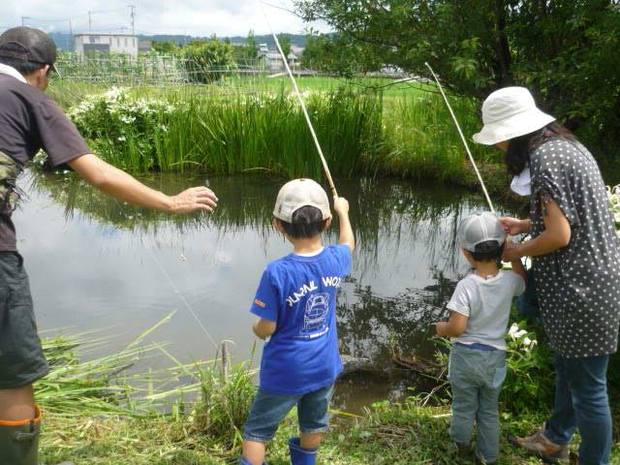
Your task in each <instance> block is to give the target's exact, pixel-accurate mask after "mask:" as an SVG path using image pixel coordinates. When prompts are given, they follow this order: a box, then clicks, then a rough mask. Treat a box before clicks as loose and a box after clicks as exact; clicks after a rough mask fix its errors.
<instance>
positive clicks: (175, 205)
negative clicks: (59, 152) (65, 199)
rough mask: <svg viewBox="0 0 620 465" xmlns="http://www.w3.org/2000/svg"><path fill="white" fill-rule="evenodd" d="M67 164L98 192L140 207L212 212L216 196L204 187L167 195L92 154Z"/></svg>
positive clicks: (171, 211)
mask: <svg viewBox="0 0 620 465" xmlns="http://www.w3.org/2000/svg"><path fill="white" fill-rule="evenodd" d="M69 166H70V167H71V168H72V169H73V170H74V171H75V172H77V173H78V174H79V175H80V176H81V177H82V178H84V179H85V180H86V181H87V182H88V183H89V184H92V185H93V186H95V187H96V188H97V189H99V190H100V191H102V192H104V193H106V194H108V195H109V196H111V197H114V198H117V199H119V200H123V201H125V202H128V203H131V204H134V205H138V206H140V207H146V208H152V209H155V210H160V211H163V212H167V213H192V212H196V211H207V212H212V211H213V209H214V208H215V207H217V201H218V199H217V196H216V195H215V194H214V193H213V191H212V190H211V189H208V188H206V187H204V186H201V187H192V188H189V189H186V190H184V191H183V192H181V193H179V194H177V195H172V196H170V195H166V194H164V193H163V192H159V191H156V190H155V189H151V188H150V187H147V186H145V185H144V184H142V183H141V182H140V181H138V180H137V179H135V178H134V177H133V176H131V175H129V174H127V173H125V172H124V171H122V170H120V169H118V168H115V167H114V166H112V165H110V164H109V163H106V162H105V161H103V160H102V159H100V158H99V157H97V156H96V155H93V154H87V155H82V156H80V157H78V158H76V159H74V160H71V161H70V162H69Z"/></svg>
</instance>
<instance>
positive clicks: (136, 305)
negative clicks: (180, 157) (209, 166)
mask: <svg viewBox="0 0 620 465" xmlns="http://www.w3.org/2000/svg"><path fill="white" fill-rule="evenodd" d="M141 180H143V181H144V182H146V183H147V184H149V185H151V186H152V187H154V188H156V189H158V190H162V191H164V192H176V191H179V190H181V189H183V188H186V187H188V186H191V185H196V184H201V183H203V182H204V181H205V179H204V178H191V177H188V176H182V175H153V176H150V177H147V178H143V179H141ZM208 182H209V186H210V187H211V188H212V189H213V190H215V191H216V192H217V194H218V197H219V198H220V206H219V207H218V209H217V211H216V213H214V214H213V215H212V216H201V215H198V216H194V217H184V216H177V217H170V216H165V215H161V214H158V213H154V212H150V211H146V210H142V209H139V208H134V207H131V206H128V205H125V204H123V203H122V202H118V201H115V200H112V199H109V198H107V197H105V196H102V195H101V194H99V193H97V192H96V191H95V190H94V189H92V188H90V187H88V186H87V185H86V184H85V183H83V182H81V181H79V180H76V178H75V177H74V176H72V175H52V174H46V175H39V174H33V173H30V175H29V176H28V177H27V178H25V179H24V180H22V184H23V187H24V189H25V190H26V191H27V192H29V193H30V197H31V198H30V200H29V201H27V202H25V203H24V204H23V205H22V207H21V208H20V210H19V211H18V212H17V213H16V215H15V221H16V224H17V229H18V237H19V238H20V242H19V248H20V250H21V252H22V254H23V255H24V256H25V258H26V264H27V266H28V269H29V271H30V275H31V283H32V289H33V295H34V299H35V305H36V311H37V315H38V319H39V323H40V326H41V327H42V328H60V327H70V328H71V329H70V331H71V332H75V331H79V330H83V329H84V330H85V329H88V330H90V329H93V328H113V331H114V332H115V334H117V338H116V339H117V343H118V345H121V344H123V343H125V342H127V341H129V340H131V338H132V337H135V336H136V335H137V334H140V333H141V331H142V330H143V329H144V328H145V327H148V326H149V325H151V324H153V323H155V322H156V321H158V320H159V319H160V318H161V317H163V316H164V315H166V314H168V313H169V312H170V311H171V310H174V309H179V312H177V314H176V316H175V318H174V319H173V320H172V321H171V323H170V324H168V325H167V326H165V327H162V328H161V329H160V330H159V331H158V332H157V333H156V334H155V335H154V336H153V338H154V339H156V340H158V341H161V340H165V341H169V342H170V343H171V352H172V353H173V354H174V355H175V356H177V357H179V358H180V359H182V360H184V361H189V360H192V359H198V358H207V357H209V356H211V355H213V352H214V348H213V347H212V345H211V343H210V342H209V340H208V339H209V338H208V337H206V336H205V333H204V332H203V331H201V330H200V328H199V325H198V324H197V322H196V321H195V320H194V319H193V317H192V316H191V315H190V314H189V312H188V311H187V309H186V308H185V304H184V303H183V299H185V300H186V301H187V303H188V305H189V306H190V307H191V308H192V309H193V310H194V311H195V312H196V314H197V316H198V318H199V319H200V321H201V322H202V323H203V324H204V325H205V327H206V328H207V330H208V332H209V335H210V336H211V337H212V338H213V339H214V340H216V341H217V340H222V339H231V340H233V341H235V342H236V344H237V346H236V348H235V354H236V355H237V357H238V358H246V357H247V356H248V355H249V354H250V351H251V347H252V344H253V342H254V339H253V337H250V336H251V331H250V324H251V322H252V317H251V316H250V315H249V314H248V312H247V308H248V306H249V303H250V302H251V299H252V297H253V293H254V291H255V289H256V285H257V283H258V278H259V276H260V273H261V272H262V270H263V268H264V266H265V264H266V263H267V262H268V261H269V260H273V259H275V258H277V257H279V256H282V255H284V254H286V253H289V252H290V246H289V245H288V244H286V243H285V242H284V240H283V238H282V237H281V236H280V235H279V234H277V233H276V232H275V231H274V230H273V229H272V227H271V212H272V209H273V203H274V201H275V196H276V193H277V191H278V188H279V187H280V185H281V184H282V183H283V180H282V179H270V178H266V177H257V176H248V177H225V178H213V179H210V180H209V181H208ZM338 189H339V192H340V193H341V195H343V196H345V197H347V198H348V199H349V202H350V205H351V221H352V224H353V227H354V229H355V233H356V237H357V240H358V244H359V247H358V249H357V250H356V252H355V254H354V267H353V273H352V275H351V277H350V278H349V279H348V280H347V282H346V283H344V284H343V292H342V293H341V295H340V298H339V302H338V318H339V332H340V340H341V348H342V351H343V353H346V354H349V355H353V356H365V357H372V358H373V359H375V360H378V361H385V360H386V358H387V357H389V353H390V347H391V345H393V344H398V345H399V346H400V347H401V348H402V349H403V350H404V351H414V350H415V351H419V352H422V353H424V352H425V351H428V350H429V348H428V344H427V341H428V337H429V332H428V329H427V328H428V324H429V323H430V322H431V321H433V320H435V319H436V318H437V317H438V315H439V314H440V313H441V312H442V307H443V305H444V302H445V300H446V298H447V297H449V295H450V292H451V286H452V285H453V283H454V282H455V280H456V279H458V276H459V271H460V272H461V273H462V272H464V271H465V269H466V268H465V264H464V262H463V261H462V260H461V258H460V253H459V252H458V251H457V250H456V248H455V246H454V244H455V235H456V227H457V225H458V222H459V220H460V218H461V217H462V216H463V215H465V214H467V213H469V212H471V211H474V210H481V209H484V204H483V203H482V202H481V199H480V197H478V196H475V195H471V194H468V193H466V192H462V191H456V190H454V189H453V190H447V189H444V188H433V187H420V186H413V185H411V184H410V183H407V182H399V181H394V180H370V179H359V180H349V181H340V182H338ZM336 230H337V228H336V227H334V228H333V230H332V231H331V232H330V233H329V234H328V236H329V237H328V241H332V242H333V241H335V240H336V233H335V231H336ZM154 258H155V260H154ZM160 266H161V267H163V270H164V271H165V272H164V273H162V269H161V268H160ZM166 275H167V276H166ZM168 277H169V278H170V279H168ZM110 348H113V347H108V348H107V349H110ZM150 363H153V364H154V365H157V364H159V363H161V364H165V361H163V360H162V361H159V360H153V361H151V362H150Z"/></svg>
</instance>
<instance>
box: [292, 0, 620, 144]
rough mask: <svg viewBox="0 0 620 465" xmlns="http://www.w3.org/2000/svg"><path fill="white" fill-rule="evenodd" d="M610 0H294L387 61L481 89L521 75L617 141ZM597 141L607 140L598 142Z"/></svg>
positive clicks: (581, 124)
mask: <svg viewBox="0 0 620 465" xmlns="http://www.w3.org/2000/svg"><path fill="white" fill-rule="evenodd" d="M619 4H620V2H619V1H618V0H553V1H551V0H530V1H524V0H459V1H454V0H434V1H430V0H382V1H369V0H358V1H354V2H351V1H349V0H297V1H296V6H297V8H298V10H299V12H300V15H301V16H302V17H303V18H304V19H306V20H324V21H326V22H327V23H328V24H329V25H331V26H332V27H333V28H334V29H335V30H336V31H338V33H339V34H340V35H342V36H343V37H345V38H346V39H348V40H350V41H351V43H352V44H355V45H357V46H359V47H361V48H363V49H365V50H368V51H370V53H372V54H375V55H376V56H378V57H380V59H381V61H382V62H383V63H384V64H386V65H393V66H397V67H400V68H402V69H404V70H406V71H409V72H411V73H413V74H418V75H425V76H428V75H429V73H428V70H427V69H426V67H425V65H424V63H425V62H427V61H428V62H429V63H430V64H431V65H432V66H433V68H434V69H435V71H436V72H437V73H438V75H439V76H440V77H441V79H442V80H443V81H444V84H445V85H446V86H447V87H449V88H451V89H452V90H453V91H455V92H458V93H461V94H465V95H471V96H476V97H478V98H484V97H485V96H486V95H488V94H489V93H490V92H491V91H493V90H495V89H497V88H499V87H503V86H507V85H515V84H517V85H525V86H527V87H529V88H530V89H531V90H532V91H533V93H534V94H535V96H536V97H537V99H538V100H539V101H540V102H541V103H543V104H544V105H546V107H547V109H548V110H549V111H551V112H553V113H554V114H555V115H556V116H558V117H559V118H561V119H562V120H565V121H568V124H569V125H571V126H572V127H573V128H579V129H580V131H581V134H585V135H589V137H590V138H591V142H599V143H600V145H609V144H611V143H614V146H617V144H618V143H620V73H619V72H618V69H620V63H619V60H620V54H618V53H617V50H618V48H619V46H620V7H619ZM603 141H605V142H603Z"/></svg>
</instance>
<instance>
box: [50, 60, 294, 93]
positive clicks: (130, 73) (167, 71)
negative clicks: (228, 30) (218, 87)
mask: <svg viewBox="0 0 620 465" xmlns="http://www.w3.org/2000/svg"><path fill="white" fill-rule="evenodd" d="M56 67H57V68H58V70H59V72H60V74H61V76H62V78H63V79H68V80H73V81H85V82H97V83H107V84H122V85H157V86H162V85H174V84H183V83H188V84H189V83H203V84H204V83H208V82H215V81H218V80H219V79H221V78H222V77H224V76H244V75H267V74H272V73H277V72H280V71H283V70H284V67H283V65H282V64H281V63H280V65H278V64H277V63H274V62H273V61H268V60H265V59H263V58H258V59H254V60H245V61H244V62H238V63H235V64H234V65H231V66H211V65H209V64H208V63H207V64H205V63H201V62H198V61H196V60H193V59H189V58H183V57H179V56H175V55H160V54H147V55H140V56H138V58H132V57H130V56H129V55H120V54H119V55H107V54H106V55H104V54H101V55H92V56H89V55H86V56H84V55H82V56H80V55H78V54H75V53H63V54H62V55H60V56H59V57H58V60H57V62H56Z"/></svg>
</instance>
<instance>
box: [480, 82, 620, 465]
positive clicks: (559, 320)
mask: <svg viewBox="0 0 620 465" xmlns="http://www.w3.org/2000/svg"><path fill="white" fill-rule="evenodd" d="M482 119H483V122H484V127H483V128H482V130H481V131H480V132H479V133H477V134H475V135H474V141H475V142H477V143H479V144H485V145H495V146H497V147H498V148H500V149H501V150H503V151H504V152H505V153H506V156H505V161H506V165H507V167H508V171H509V172H510V173H511V174H513V175H514V179H513V181H512V184H511V188H512V189H513V190H514V191H515V192H517V193H518V194H520V195H529V196H530V217H529V218H528V219H516V218H502V223H503V225H504V228H505V229H506V231H507V232H508V233H510V234H513V235H514V234H520V233H529V234H530V235H531V237H532V239H531V240H528V241H525V242H523V243H521V244H518V245H512V246H511V247H509V248H507V249H506V252H505V259H506V260H513V259H515V258H518V257H525V256H529V257H533V269H534V276H535V279H536V287H537V292H538V299H539V305H540V311H541V316H542V321H543V325H544V328H545V332H546V333H547V335H548V337H549V342H550V344H551V346H552V348H553V350H554V351H555V367H556V392H555V405H554V410H553V414H552V415H551V418H549V420H548V421H547V422H546V423H545V425H544V426H543V428H542V429H541V430H540V431H538V432H536V433H535V434H533V435H532V436H529V437H525V438H513V440H512V442H513V443H514V444H515V445H517V446H520V447H523V448H525V449H527V450H528V451H530V452H532V453H535V454H537V455H539V456H541V457H542V458H544V459H547V460H550V461H555V462H562V461H566V460H568V457H569V451H568V444H569V443H570V440H571V438H572V435H573V433H574V432H575V431H576V430H577V429H578V430H579V432H580V434H581V445H580V448H579V463H580V464H582V465H586V464H587V465H607V464H608V463H609V455H610V452H611V444H612V421H611V413H610V409H609V399H608V394H607V365H608V361H609V355H610V354H613V353H614V352H616V350H617V345H618V329H619V324H620V244H619V240H618V238H617V236H616V232H615V228H614V221H613V217H612V215H611V212H610V210H609V205H608V201H607V192H606V188H605V184H604V182H603V179H602V177H601V174H600V171H599V168H598V166H597V164H596V161H595V160H594V158H593V157H592V155H591V154H590V153H589V152H588V150H587V149H586V148H585V147H584V146H583V145H581V144H580V143H579V142H578V141H577V140H576V139H575V137H574V136H573V135H572V133H570V132H569V131H568V130H567V129H565V128H563V127H562V126H560V125H559V124H557V123H556V122H555V118H553V117H552V116H550V115H548V114H546V113H543V112H542V111H541V110H539V109H538V108H537V107H536V104H535V103H534V99H533V98H532V95H531V94H530V92H529V91H528V90H527V89H525V88H523V87H507V88H504V89H500V90H498V91H496V92H493V93H492V94H491V95H489V97H488V98H487V99H486V100H485V102H484V104H483V106H482Z"/></svg>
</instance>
